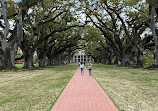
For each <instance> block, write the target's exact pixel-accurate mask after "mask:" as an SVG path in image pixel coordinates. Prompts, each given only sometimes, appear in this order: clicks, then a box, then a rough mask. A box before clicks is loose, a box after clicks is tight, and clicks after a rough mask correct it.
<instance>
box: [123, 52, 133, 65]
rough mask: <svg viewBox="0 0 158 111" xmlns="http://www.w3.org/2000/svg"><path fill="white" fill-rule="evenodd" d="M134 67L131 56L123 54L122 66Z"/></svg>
mask: <svg viewBox="0 0 158 111" xmlns="http://www.w3.org/2000/svg"><path fill="white" fill-rule="evenodd" d="M130 65H132V60H131V57H130V55H129V54H123V57H122V59H121V66H130Z"/></svg>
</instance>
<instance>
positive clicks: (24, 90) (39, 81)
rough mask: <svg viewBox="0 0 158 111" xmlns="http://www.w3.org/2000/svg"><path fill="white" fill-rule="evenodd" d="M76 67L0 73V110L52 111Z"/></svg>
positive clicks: (53, 67)
mask: <svg viewBox="0 0 158 111" xmlns="http://www.w3.org/2000/svg"><path fill="white" fill-rule="evenodd" d="M77 67H78V65H77V64H70V65H63V66H52V67H47V68H44V69H39V70H32V71H15V72H14V71H8V72H0V111H49V110H50V109H51V108H52V106H53V104H54V103H55V101H56V99H57V98H58V96H59V95H60V93H61V92H62V90H63V89H64V88H65V86H66V85H67V83H68V82H69V80H70V79H71V77H72V76H73V74H74V73H75V71H76V70H77Z"/></svg>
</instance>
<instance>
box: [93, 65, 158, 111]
mask: <svg viewBox="0 0 158 111" xmlns="http://www.w3.org/2000/svg"><path fill="white" fill-rule="evenodd" d="M93 75H94V77H95V78H96V80H97V81H98V82H99V84H100V85H101V86H102V88H103V89H104V91H105V92H106V93H107V94H108V95H109V97H110V98H111V99H112V101H113V102H114V103H115V104H116V106H117V107H118V109H119V110H120V111H158V71H157V70H143V69H134V68H126V67H116V66H106V65H102V64H94V65H93Z"/></svg>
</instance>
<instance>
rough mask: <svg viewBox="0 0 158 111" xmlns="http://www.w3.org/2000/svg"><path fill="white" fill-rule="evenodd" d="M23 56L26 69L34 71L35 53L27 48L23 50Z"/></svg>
mask: <svg viewBox="0 0 158 111" xmlns="http://www.w3.org/2000/svg"><path fill="white" fill-rule="evenodd" d="M23 55H24V60H25V61H24V69H33V68H34V65H33V52H32V51H31V50H30V49H29V48H27V49H25V50H23Z"/></svg>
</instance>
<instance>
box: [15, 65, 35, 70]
mask: <svg viewBox="0 0 158 111" xmlns="http://www.w3.org/2000/svg"><path fill="white" fill-rule="evenodd" d="M15 66H16V67H17V68H20V69H22V68H23V67H24V64H15ZM34 66H35V67H38V64H34Z"/></svg>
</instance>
